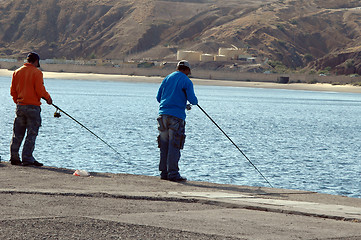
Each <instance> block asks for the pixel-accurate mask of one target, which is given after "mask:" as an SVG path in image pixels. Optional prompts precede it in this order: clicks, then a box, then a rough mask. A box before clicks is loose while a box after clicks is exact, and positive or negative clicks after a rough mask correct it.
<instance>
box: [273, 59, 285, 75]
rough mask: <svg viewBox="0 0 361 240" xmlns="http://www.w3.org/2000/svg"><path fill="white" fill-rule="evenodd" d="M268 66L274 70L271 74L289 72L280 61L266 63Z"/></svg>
mask: <svg viewBox="0 0 361 240" xmlns="http://www.w3.org/2000/svg"><path fill="white" fill-rule="evenodd" d="M268 65H270V66H271V67H273V68H274V70H273V71H272V72H273V73H285V72H288V71H289V69H288V68H287V67H286V66H285V65H283V63H282V62H280V61H272V60H270V61H268Z"/></svg>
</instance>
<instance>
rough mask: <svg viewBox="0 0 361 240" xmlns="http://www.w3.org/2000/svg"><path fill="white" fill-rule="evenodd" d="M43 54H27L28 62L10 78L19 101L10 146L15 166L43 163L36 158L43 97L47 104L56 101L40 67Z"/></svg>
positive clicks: (14, 98) (16, 101)
mask: <svg viewBox="0 0 361 240" xmlns="http://www.w3.org/2000/svg"><path fill="white" fill-rule="evenodd" d="M39 61H40V57H39V55H38V54H37V53H35V52H31V53H29V54H28V56H27V63H25V64H24V65H23V66H22V67H21V68H19V69H17V70H15V72H14V74H13V78H12V81H11V87H10V94H11V96H12V97H13V100H14V103H15V104H16V117H15V121H14V129H13V137H12V140H11V145H10V153H11V158H10V162H11V164H12V165H21V164H23V166H43V164H42V163H39V162H38V161H36V160H35V158H34V157H33V151H34V148H35V140H36V137H37V135H38V132H39V128H40V126H41V117H40V112H41V108H40V105H41V102H40V99H41V98H44V99H45V100H46V102H47V103H48V104H50V105H51V104H52V103H53V101H52V99H51V97H50V95H49V93H48V92H47V91H46V89H45V86H44V80H43V73H42V72H41V70H39V69H38V68H39V67H40V63H39ZM25 132H27V134H26V139H25V142H24V146H23V151H22V162H21V160H20V157H19V148H20V145H21V142H22V141H23V139H24V136H25Z"/></svg>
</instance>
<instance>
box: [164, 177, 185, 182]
mask: <svg viewBox="0 0 361 240" xmlns="http://www.w3.org/2000/svg"><path fill="white" fill-rule="evenodd" d="M168 180H169V181H172V182H185V181H187V178H185V177H177V178H170V179H168Z"/></svg>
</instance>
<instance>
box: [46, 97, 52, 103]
mask: <svg viewBox="0 0 361 240" xmlns="http://www.w3.org/2000/svg"><path fill="white" fill-rule="evenodd" d="M46 103H47V104H49V105H51V104H53V99H51V97H49V99H46Z"/></svg>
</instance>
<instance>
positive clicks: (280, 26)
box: [276, 24, 285, 32]
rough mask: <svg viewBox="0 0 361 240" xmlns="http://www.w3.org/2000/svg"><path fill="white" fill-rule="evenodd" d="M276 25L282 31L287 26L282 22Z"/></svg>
mask: <svg viewBox="0 0 361 240" xmlns="http://www.w3.org/2000/svg"><path fill="white" fill-rule="evenodd" d="M276 27H277V28H278V29H279V30H281V31H282V32H284V31H285V26H283V25H282V24H277V25H276Z"/></svg>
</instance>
